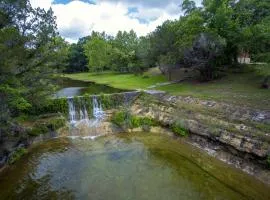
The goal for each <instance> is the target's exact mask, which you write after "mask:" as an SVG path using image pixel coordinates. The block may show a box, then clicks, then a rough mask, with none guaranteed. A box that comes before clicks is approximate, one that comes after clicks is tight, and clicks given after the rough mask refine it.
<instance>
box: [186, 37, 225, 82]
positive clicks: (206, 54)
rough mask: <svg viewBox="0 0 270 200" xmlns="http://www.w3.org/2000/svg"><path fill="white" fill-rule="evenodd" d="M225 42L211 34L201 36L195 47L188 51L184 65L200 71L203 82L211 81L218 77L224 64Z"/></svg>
mask: <svg viewBox="0 0 270 200" xmlns="http://www.w3.org/2000/svg"><path fill="white" fill-rule="evenodd" d="M225 44H226V43H225V40H224V39H222V38H219V37H217V36H214V35H210V34H201V35H200V36H199V37H198V39H196V40H195V42H194V44H193V47H192V48H191V49H189V50H188V51H186V53H185V56H184V65H185V66H186V67H191V68H193V69H195V70H198V71H199V72H200V75H201V79H202V80H203V81H209V80H212V79H214V78H216V76H217V71H218V69H219V67H221V64H222V55H223V53H224V48H225V47H226V45H225Z"/></svg>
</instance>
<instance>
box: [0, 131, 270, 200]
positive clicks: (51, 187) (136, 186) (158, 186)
mask: <svg viewBox="0 0 270 200" xmlns="http://www.w3.org/2000/svg"><path fill="white" fill-rule="evenodd" d="M228 177H230V178H228ZM268 191H269V187H267V186H265V185H263V184H262V183H260V182H258V181H257V180H255V179H254V178H253V177H250V176H248V175H246V174H243V173H242V172H241V171H238V170H235V169H232V168H230V167H228V166H226V165H225V164H224V163H220V162H219V161H216V160H213V159H212V158H210V157H209V156H207V155H204V154H203V153H202V152H199V151H197V150H196V149H194V148H193V147H191V146H189V145H186V144H182V143H179V142H178V141H174V140H172V139H171V138H169V137H167V136H163V135H158V134H155V135H152V134H147V133H141V134H136V135H128V134H126V135H121V136H107V137H100V138H97V139H96V140H94V141H93V140H82V139H73V140H71V139H68V138H59V139H56V140H52V141H49V142H47V143H44V144H42V145H40V146H38V147H36V148H34V149H33V150H32V151H31V152H30V153H29V154H28V155H27V156H26V157H25V158H24V159H23V160H21V161H19V162H18V163H16V164H15V165H14V166H12V167H11V168H9V169H8V170H6V171H5V172H4V173H3V174H1V175H0V194H1V199H102V200H106V199H110V200H111V199H117V200H127V199H134V200H135V199H145V200H152V199H153V200H159V199H160V200H163V199H170V200H173V199H189V200H190V199H191V200H192V199H207V200H208V199H237V200H241V199H256V200H260V199H269V197H270V194H269V193H268Z"/></svg>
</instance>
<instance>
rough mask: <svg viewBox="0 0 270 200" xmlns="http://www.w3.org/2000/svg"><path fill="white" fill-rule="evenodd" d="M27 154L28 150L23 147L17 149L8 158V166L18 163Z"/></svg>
mask: <svg viewBox="0 0 270 200" xmlns="http://www.w3.org/2000/svg"><path fill="white" fill-rule="evenodd" d="M26 153H27V150H26V149H25V148H23V147H20V148H18V149H16V150H15V151H14V152H13V153H12V154H11V155H10V156H9V158H8V164H10V165H12V164H14V163H15V162H16V161H18V160H19V159H20V158H21V157H22V156H23V155H25V154H26Z"/></svg>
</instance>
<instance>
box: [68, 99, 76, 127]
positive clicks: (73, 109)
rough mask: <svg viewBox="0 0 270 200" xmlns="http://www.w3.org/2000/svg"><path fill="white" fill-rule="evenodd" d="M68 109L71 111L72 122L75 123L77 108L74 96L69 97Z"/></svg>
mask: <svg viewBox="0 0 270 200" xmlns="http://www.w3.org/2000/svg"><path fill="white" fill-rule="evenodd" d="M68 111H69V121H70V123H71V124H75V123H76V109H75V105H74V101H73V98H68Z"/></svg>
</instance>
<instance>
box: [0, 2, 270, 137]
mask: <svg viewBox="0 0 270 200" xmlns="http://www.w3.org/2000/svg"><path fill="white" fill-rule="evenodd" d="M181 8H182V11H183V13H184V15H183V16H180V18H179V19H177V20H173V21H166V22H164V23H163V24H162V25H160V26H158V27H157V28H156V29H155V30H154V31H153V32H151V33H149V34H148V35H147V36H143V37H138V36H137V35H136V33H135V31H133V30H131V31H129V32H126V31H119V32H118V33H117V34H116V36H110V35H107V34H106V33H104V32H103V33H98V32H92V33H91V34H90V35H89V36H87V37H84V38H80V39H79V41H78V42H77V43H76V44H68V43H67V42H65V40H64V39H63V38H61V37H60V36H59V34H58V32H57V24H56V17H55V16H54V14H53V11H52V9H49V10H47V11H46V10H44V9H41V8H32V6H31V4H30V2H29V0H0V73H1V77H0V124H1V128H0V133H1V132H2V131H3V129H4V128H5V127H10V126H9V125H10V123H12V120H11V119H12V118H14V117H17V116H20V115H21V114H25V113H30V114H31V113H33V110H38V107H40V106H41V105H44V104H46V103H47V102H48V101H47V100H48V99H49V98H50V97H51V95H52V94H53V93H54V91H55V89H56V86H57V80H58V77H59V75H60V74H61V73H62V72H63V71H64V72H83V71H95V72H101V71H104V70H111V71H116V72H121V73H136V74H139V73H142V72H143V71H145V70H146V69H148V68H150V67H155V66H159V67H160V69H161V70H162V71H163V72H164V73H168V72H170V70H171V69H173V68H175V67H180V68H181V67H184V68H186V67H189V68H193V69H194V70H197V71H199V73H200V74H201V78H202V80H211V79H214V78H216V77H217V76H218V73H219V71H220V70H221V69H222V68H224V66H233V65H235V64H237V56H238V55H239V54H241V53H248V54H249V55H251V57H252V59H253V60H257V61H266V62H269V61H270V60H269V58H270V3H269V0H203V2H202V5H201V6H199V7H198V6H196V4H195V3H194V2H193V1H191V0H184V1H183V3H182V5H181Z"/></svg>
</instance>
